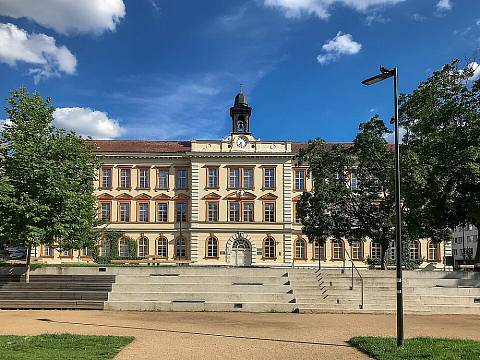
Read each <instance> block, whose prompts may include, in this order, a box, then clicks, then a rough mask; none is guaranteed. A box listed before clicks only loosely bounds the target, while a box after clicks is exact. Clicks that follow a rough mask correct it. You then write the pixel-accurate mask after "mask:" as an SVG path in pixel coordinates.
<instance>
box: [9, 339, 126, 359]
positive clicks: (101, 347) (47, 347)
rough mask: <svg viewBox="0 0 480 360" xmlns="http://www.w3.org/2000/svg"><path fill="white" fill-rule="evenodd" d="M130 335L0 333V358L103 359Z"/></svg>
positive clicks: (111, 354) (112, 355) (116, 349)
mask: <svg viewBox="0 0 480 360" xmlns="http://www.w3.org/2000/svg"><path fill="white" fill-rule="evenodd" d="M132 340H133V337H126V336H87V335H71V334H44V335H38V336H10V335H6V336H0V359H9V360H27V359H28V360H33V359H34V360H53V359H62V360H74V359H75V360H106V359H113V357H114V356H115V355H117V354H118V353H119V352H120V350H122V348H123V347H124V346H126V345H128V344H130V343H131V342H132Z"/></svg>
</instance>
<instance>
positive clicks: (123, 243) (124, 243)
mask: <svg viewBox="0 0 480 360" xmlns="http://www.w3.org/2000/svg"><path fill="white" fill-rule="evenodd" d="M118 255H119V256H120V257H128V239H127V238H121V239H120V240H119V241H118Z"/></svg>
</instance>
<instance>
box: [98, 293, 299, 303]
mask: <svg viewBox="0 0 480 360" xmlns="http://www.w3.org/2000/svg"><path fill="white" fill-rule="evenodd" d="M108 300H109V301H142V300H143V301H175V300H202V301H220V302H221V301H222V300H223V301H227V302H238V301H247V302H255V301H257V302H282V303H291V302H293V301H294V300H295V297H294V296H293V294H286V293H248V292H237V293H232V292H205V291H204V292H112V293H110V295H109V298H108Z"/></svg>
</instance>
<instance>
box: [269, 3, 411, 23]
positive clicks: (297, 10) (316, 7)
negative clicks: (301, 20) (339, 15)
mask: <svg viewBox="0 0 480 360" xmlns="http://www.w3.org/2000/svg"><path fill="white" fill-rule="evenodd" d="M403 1H405V0H264V4H265V5H266V6H270V7H277V8H280V9H281V10H283V12H284V14H285V16H286V17H300V16H301V15H303V14H310V15H315V16H318V17H319V18H321V19H326V18H328V17H329V16H330V12H329V9H330V8H331V7H333V6H335V5H343V6H346V7H349V8H352V9H354V10H357V11H361V12H365V11H367V10H369V9H371V8H378V7H380V6H386V5H395V4H398V3H400V2H403Z"/></svg>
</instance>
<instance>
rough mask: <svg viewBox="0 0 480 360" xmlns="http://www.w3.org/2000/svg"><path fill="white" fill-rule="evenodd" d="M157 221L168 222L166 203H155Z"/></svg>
mask: <svg viewBox="0 0 480 360" xmlns="http://www.w3.org/2000/svg"><path fill="white" fill-rule="evenodd" d="M157 222H168V203H163V202H159V203H157Z"/></svg>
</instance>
